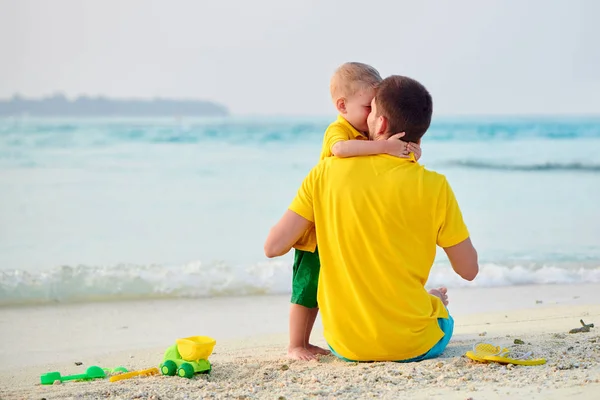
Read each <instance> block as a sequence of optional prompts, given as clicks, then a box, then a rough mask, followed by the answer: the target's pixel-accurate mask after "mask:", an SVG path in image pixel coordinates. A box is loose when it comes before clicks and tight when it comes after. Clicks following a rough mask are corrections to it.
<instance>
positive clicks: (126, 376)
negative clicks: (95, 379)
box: [109, 368, 160, 382]
mask: <svg viewBox="0 0 600 400" xmlns="http://www.w3.org/2000/svg"><path fill="white" fill-rule="evenodd" d="M158 374H160V371H159V370H158V368H148V369H143V370H140V371H131V372H127V373H124V374H120V375H115V376H111V377H110V379H109V380H110V381H111V382H117V381H122V380H124V379H130V378H133V377H134V376H150V375H158Z"/></svg>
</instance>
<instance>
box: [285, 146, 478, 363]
mask: <svg viewBox="0 0 600 400" xmlns="http://www.w3.org/2000/svg"><path fill="white" fill-rule="evenodd" d="M289 209H290V210H292V211H293V212H295V213H296V214H298V215H300V216H302V217H304V218H305V219H307V220H309V221H312V222H314V223H315V225H316V230H317V235H318V237H319V244H320V246H319V258H320V260H321V270H320V275H319V290H318V296H317V300H318V303H319V309H320V313H321V319H322V321H323V328H324V336H325V339H326V340H327V343H328V344H329V345H330V346H331V347H332V348H333V349H334V350H335V351H336V352H337V353H338V354H340V355H341V356H343V357H345V358H348V359H350V360H358V361H381V360H384V361H389V360H406V359H409V358H413V357H417V356H420V355H422V354H424V353H426V352H427V351H429V350H430V349H431V348H432V347H433V346H434V345H435V344H436V343H437V342H438V340H440V338H441V337H442V336H443V335H444V334H443V332H442V331H441V330H440V327H439V326H438V321H437V320H438V318H448V311H447V310H446V308H445V307H444V305H443V304H442V302H441V300H440V299H439V298H438V297H435V296H432V295H430V294H428V293H427V291H426V290H425V284H426V282H427V279H428V277H429V272H430V270H431V267H432V265H433V262H434V259H435V254H436V244H437V245H438V246H440V247H451V246H454V245H456V244H458V243H460V242H462V241H463V240H465V239H467V238H468V237H469V232H468V230H467V227H466V225H465V223H464V222H463V218H462V214H461V211H460V208H459V206H458V203H457V201H456V198H455V196H454V193H453V191H452V189H451V187H450V185H449V184H448V182H447V180H446V178H445V177H444V176H443V175H441V174H438V173H436V172H433V171H429V170H427V169H425V168H424V167H423V166H421V165H420V164H419V163H417V162H415V161H413V160H410V159H403V158H397V157H393V156H389V155H377V156H365V157H351V158H338V157H328V158H327V159H325V160H323V161H320V162H319V164H317V165H316V166H315V167H314V168H313V169H312V171H311V172H310V173H309V174H308V176H307V177H306V179H305V180H304V182H303V183H302V186H301V187H300V189H299V190H298V194H297V196H296V198H295V199H294V201H293V202H292V203H291V205H290V207H289Z"/></svg>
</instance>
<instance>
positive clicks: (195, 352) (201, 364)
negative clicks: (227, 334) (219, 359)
mask: <svg viewBox="0 0 600 400" xmlns="http://www.w3.org/2000/svg"><path fill="white" fill-rule="evenodd" d="M216 343H217V342H216V341H215V340H214V339H213V338H211V337H208V336H192V337H188V338H183V339H177V340H176V342H175V344H174V345H172V346H170V347H169V348H168V349H167V350H166V351H165V355H164V358H163V362H162V363H161V364H160V371H161V372H162V374H163V375H169V376H174V375H175V374H177V375H178V376H180V377H182V378H189V379H191V378H193V377H194V375H195V374H210V372H211V370H212V365H211V363H210V361H208V357H209V356H210V355H211V354H212V351H213V348H214V347H215V344H216Z"/></svg>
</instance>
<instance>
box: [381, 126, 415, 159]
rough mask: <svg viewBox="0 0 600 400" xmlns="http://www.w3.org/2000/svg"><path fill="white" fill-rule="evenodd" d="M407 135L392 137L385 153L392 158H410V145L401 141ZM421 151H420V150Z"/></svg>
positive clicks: (402, 133) (400, 134) (401, 134)
mask: <svg viewBox="0 0 600 400" xmlns="http://www.w3.org/2000/svg"><path fill="white" fill-rule="evenodd" d="M404 135H405V133H404V132H401V133H396V134H395V135H392V136H390V137H389V138H388V139H387V140H386V143H385V152H386V154H389V155H390V156H395V157H400V158H408V157H409V151H408V143H406V142H404V141H402V140H400V138H401V137H402V136H404ZM419 150H420V149H419Z"/></svg>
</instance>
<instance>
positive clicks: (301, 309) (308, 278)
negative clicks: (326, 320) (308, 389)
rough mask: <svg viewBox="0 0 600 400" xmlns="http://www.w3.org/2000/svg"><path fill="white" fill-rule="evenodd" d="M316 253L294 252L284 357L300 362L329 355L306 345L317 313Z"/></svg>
mask: <svg viewBox="0 0 600 400" xmlns="http://www.w3.org/2000/svg"><path fill="white" fill-rule="evenodd" d="M319 270H320V262H319V253H318V251H316V250H315V252H314V253H311V252H307V251H301V250H296V251H295V254H294V270H293V284H292V300H291V302H292V305H291V307H290V345H289V348H288V356H289V357H291V358H295V359H300V360H312V359H314V358H316V357H315V356H316V355H317V354H329V351H328V350H325V349H323V348H321V347H318V346H314V345H312V344H310V342H309V340H310V334H311V332H312V328H313V326H314V323H315V320H316V318H317V314H318V312H319V309H318V307H317V287H318V282H319Z"/></svg>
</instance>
